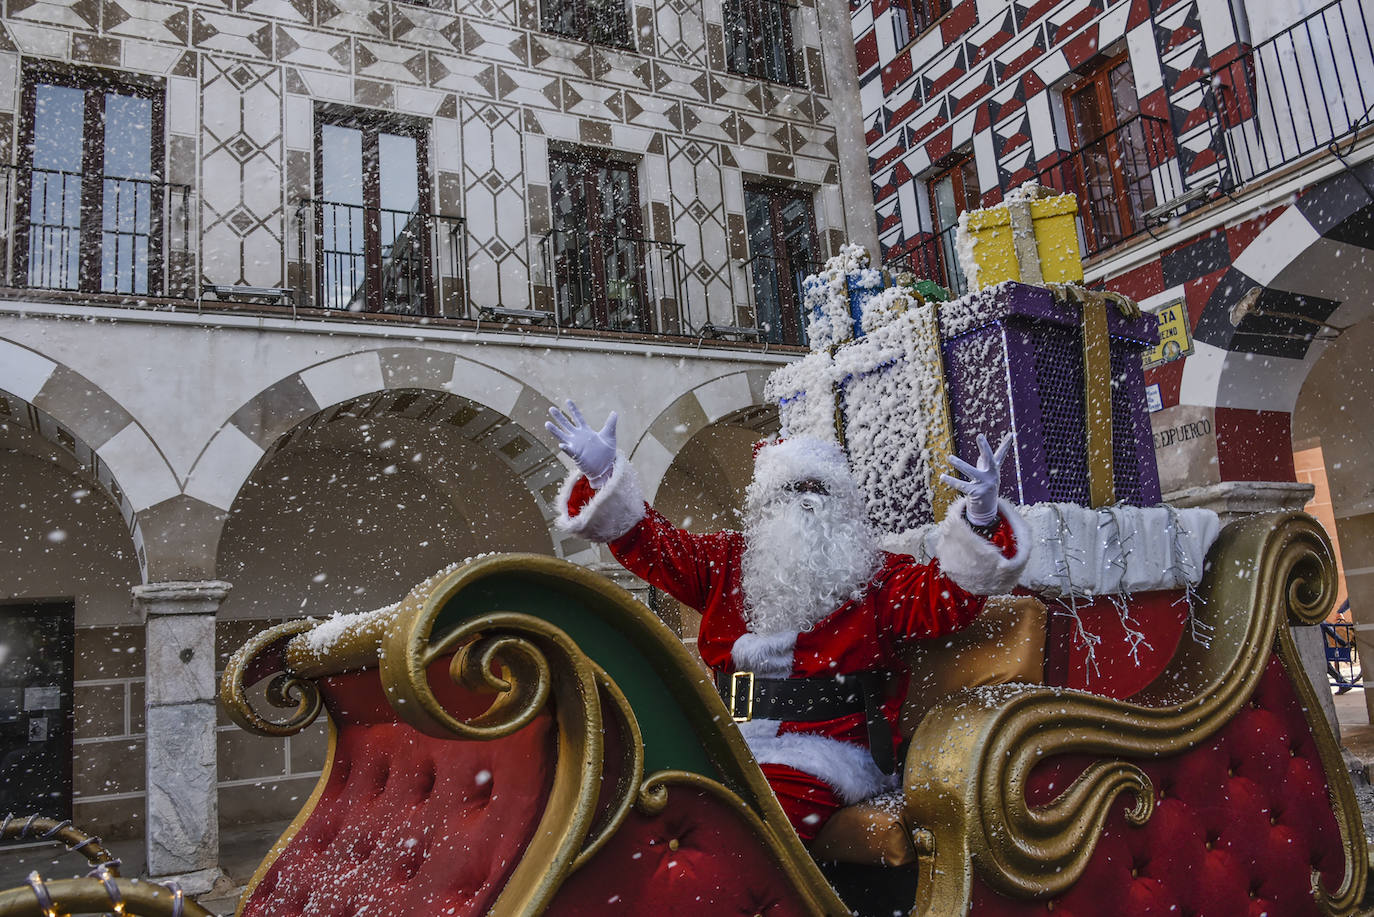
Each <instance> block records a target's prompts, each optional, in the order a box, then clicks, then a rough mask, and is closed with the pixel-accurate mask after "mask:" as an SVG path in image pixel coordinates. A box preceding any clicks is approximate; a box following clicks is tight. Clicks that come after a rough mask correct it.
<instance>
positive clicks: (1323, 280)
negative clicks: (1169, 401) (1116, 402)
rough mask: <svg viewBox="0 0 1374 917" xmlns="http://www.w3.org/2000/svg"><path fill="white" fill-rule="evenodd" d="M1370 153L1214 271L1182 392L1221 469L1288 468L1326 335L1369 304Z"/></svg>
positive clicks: (1278, 214)
mask: <svg viewBox="0 0 1374 917" xmlns="http://www.w3.org/2000/svg"><path fill="white" fill-rule="evenodd" d="M1371 188H1374V164H1365V165H1362V166H1360V167H1358V168H1357V169H1356V170H1355V171H1354V172H1345V173H1342V174H1340V175H1338V176H1336V177H1334V178H1331V179H1329V180H1327V181H1325V182H1322V183H1320V184H1318V185H1315V186H1313V187H1312V188H1310V189H1308V190H1307V191H1306V192H1304V193H1303V194H1302V195H1301V196H1300V197H1299V198H1298V199H1297V200H1296V201H1294V202H1293V203H1292V204H1289V205H1287V206H1286V207H1284V208H1281V209H1280V210H1278V211H1275V212H1273V213H1272V214H1269V215H1266V216H1265V217H1264V218H1263V226H1262V228H1259V229H1258V231H1256V232H1254V234H1253V235H1252V236H1251V237H1250V238H1249V240H1248V241H1247V242H1246V243H1245V244H1243V245H1238V244H1236V238H1235V237H1234V236H1233V237H1232V238H1231V239H1230V241H1231V248H1232V250H1233V253H1234V254H1233V258H1232V260H1231V264H1230V266H1229V267H1228V268H1227V269H1226V270H1225V272H1224V273H1223V274H1222V275H1221V276H1220V278H1219V279H1218V280H1217V281H1216V283H1215V286H1214V288H1213V289H1212V292H1211V294H1210V296H1209V297H1208V299H1207V301H1206V304H1205V306H1204V307H1203V309H1202V311H1201V314H1200V315H1199V316H1198V319H1197V322H1196V325H1195V328H1194V331H1193V336H1194V346H1195V349H1196V352H1195V353H1194V354H1193V355H1192V356H1190V357H1188V359H1187V360H1186V361H1185V363H1184V366H1183V373H1182V379H1181V383H1180V390H1179V396H1180V398H1179V400H1180V403H1181V404H1183V405H1192V406H1195V408H1197V409H1199V416H1200V417H1203V418H1204V419H1205V420H1206V421H1207V422H1209V423H1210V424H1211V425H1212V426H1213V430H1214V433H1215V455H1214V456H1213V457H1211V458H1212V460H1214V461H1215V462H1216V465H1217V467H1216V470H1215V471H1216V477H1217V479H1219V480H1220V481H1222V482H1227V481H1291V480H1293V463H1292V450H1291V448H1290V436H1291V427H1292V412H1293V410H1294V407H1295V405H1296V404H1297V401H1298V397H1299V393H1300V392H1301V391H1302V388H1303V384H1304V382H1305V380H1306V379H1307V377H1308V375H1309V374H1310V373H1311V371H1312V368H1313V366H1314V365H1315V364H1316V362H1317V360H1318V359H1320V358H1321V356H1322V354H1323V352H1324V351H1325V350H1326V347H1327V346H1328V343H1329V340H1328V339H1332V338H1333V337H1334V336H1335V335H1338V334H1339V331H1333V330H1331V329H1342V328H1348V327H1351V326H1354V325H1356V324H1358V323H1359V322H1361V321H1363V320H1364V319H1366V318H1368V317H1370V316H1374V297H1371V296H1370V295H1369V291H1370V290H1374V194H1371V191H1370V189H1371Z"/></svg>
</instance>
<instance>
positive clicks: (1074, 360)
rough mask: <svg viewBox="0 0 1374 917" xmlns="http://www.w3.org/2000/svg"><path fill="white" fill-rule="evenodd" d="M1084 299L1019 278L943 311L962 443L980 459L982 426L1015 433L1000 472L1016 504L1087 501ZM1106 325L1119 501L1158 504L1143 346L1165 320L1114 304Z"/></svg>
mask: <svg viewBox="0 0 1374 917" xmlns="http://www.w3.org/2000/svg"><path fill="white" fill-rule="evenodd" d="M1083 308H1084V306H1082V305H1080V304H1079V303H1076V302H1063V301H1060V300H1058V299H1056V297H1055V295H1054V294H1053V293H1052V292H1051V290H1049V289H1046V288H1044V287H1036V286H1028V285H1026V284H1021V283H1014V282H1013V283H1004V284H1000V285H998V286H996V287H994V288H992V289H989V290H987V291H984V292H983V293H980V294H974V295H972V296H969V297H966V298H965V299H963V300H959V301H957V302H954V303H950V304H948V305H947V306H945V307H943V308H942V309H941V311H940V324H941V340H942V342H943V351H944V354H943V355H944V367H945V386H946V391H947V393H948V397H949V406H950V414H951V418H952V421H953V425H954V450H955V452H956V454H958V455H960V456H964V457H966V458H970V459H972V458H973V457H975V456H977V454H978V446H977V437H978V434H980V433H982V434H984V435H986V436H987V438H988V440H989V441H990V442H991V443H992V444H993V445H994V446H995V445H996V444H997V443H998V442H999V441H1000V440H1001V437H1002V435H1003V434H1005V433H1008V432H1012V433H1014V434H1015V445H1014V447H1013V456H1014V459H1013V460H1011V461H1009V462H1008V464H1007V466H1006V467H1004V468H1003V472H1002V496H1003V497H1005V498H1006V499H1008V500H1011V501H1012V502H1014V503H1021V504H1028V503H1042V502H1056V503H1077V504H1079V505H1083V506H1087V505H1089V494H1088V449H1087V423H1086V416H1087V408H1086V406H1085V398H1084V388H1085V386H1084V380H1083ZM1107 331H1108V335H1109V337H1110V352H1111V374H1112V379H1111V399H1112V404H1111V413H1112V481H1113V484H1114V486H1115V493H1116V500H1117V501H1118V502H1120V503H1126V504H1131V505H1134V506H1152V505H1154V504H1156V503H1159V502H1160V490H1159V470H1158V468H1157V466H1156V464H1155V452H1154V441H1153V437H1152V435H1151V429H1150V415H1149V411H1148V409H1147V407H1146V402H1145V372H1144V367H1143V359H1142V354H1143V352H1144V351H1145V350H1147V349H1148V348H1150V347H1153V346H1154V345H1155V343H1156V342H1157V341H1158V339H1159V331H1158V322H1157V320H1156V318H1155V317H1154V316H1153V315H1148V314H1147V315H1141V316H1138V317H1136V318H1127V317H1126V316H1124V315H1122V314H1121V312H1120V310H1118V309H1117V308H1116V306H1115V305H1112V304H1109V305H1108V306H1107ZM1013 464H1014V470H1013V468H1012V466H1013ZM922 521H928V520H922Z"/></svg>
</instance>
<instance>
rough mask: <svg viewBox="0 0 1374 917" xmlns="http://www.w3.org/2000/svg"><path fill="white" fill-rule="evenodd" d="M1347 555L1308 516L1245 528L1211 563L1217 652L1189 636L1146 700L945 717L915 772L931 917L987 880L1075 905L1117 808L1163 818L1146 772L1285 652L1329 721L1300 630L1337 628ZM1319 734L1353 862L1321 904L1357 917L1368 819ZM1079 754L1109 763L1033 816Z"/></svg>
mask: <svg viewBox="0 0 1374 917" xmlns="http://www.w3.org/2000/svg"><path fill="white" fill-rule="evenodd" d="M1331 556H1332V554H1331V550H1330V543H1329V541H1328V540H1327V539H1326V536H1325V533H1324V532H1322V530H1321V528H1320V526H1319V525H1317V524H1316V522H1315V521H1314V520H1312V519H1311V517H1309V516H1307V515H1305V514H1302V513H1285V514H1273V515H1267V516H1261V517H1252V518H1251V519H1247V520H1243V521H1241V522H1238V523H1234V524H1232V525H1230V526H1228V527H1227V528H1226V529H1224V530H1223V532H1222V534H1221V537H1220V538H1219V540H1218V542H1217V544H1216V545H1215V546H1214V547H1213V550H1212V552H1211V554H1210V555H1209V564H1210V567H1209V571H1208V573H1207V575H1206V576H1205V577H1204V580H1203V582H1202V584H1201V586H1200V587H1199V595H1198V602H1197V604H1196V606H1195V608H1194V615H1195V618H1196V619H1197V620H1196V624H1197V626H1199V627H1200V628H1203V629H1205V630H1207V631H1208V632H1210V633H1211V634H1212V639H1211V642H1210V645H1209V646H1203V645H1201V644H1199V643H1197V642H1195V641H1193V640H1190V639H1188V638H1187V637H1185V638H1184V640H1183V641H1182V643H1181V644H1180V647H1179V649H1178V651H1177V652H1176V653H1175V655H1174V658H1173V659H1172V660H1171V662H1170V664H1169V666H1168V667H1167V668H1166V669H1165V671H1164V672H1163V673H1162V674H1161V675H1160V677H1159V678H1157V679H1156V680H1155V682H1154V684H1153V685H1152V686H1151V687H1150V688H1147V689H1146V690H1145V691H1143V692H1141V694H1139V695H1137V696H1136V697H1135V698H1133V699H1132V700H1131V701H1117V700H1113V699H1111V698H1107V697H1101V696H1098V695H1092V694H1087V693H1084V692H1078V691H1068V690H1062V689H1054V688H1044V687H1031V686H1015V685H1008V686H1002V687H999V688H980V689H969V690H965V691H962V692H959V693H958V694H956V695H954V696H953V697H952V698H951V699H950V700H948V701H946V702H945V703H943V704H941V705H939V706H937V707H936V708H935V709H934V710H933V711H932V712H931V714H930V715H928V716H927V717H926V719H925V720H924V721H923V722H922V723H921V725H920V727H919V728H918V730H917V732H916V735H915V737H914V739H913V742H912V748H913V753H912V754H911V755H909V756H908V759H907V769H906V788H907V789H906V795H907V805H908V808H909V810H910V812H911V816H912V821H913V823H914V824H916V825H919V826H921V827H922V828H924V829H928V830H929V832H930V835H931V838H930V840H929V843H928V844H927V846H928V847H930V848H933V852H930V853H926V854H924V855H923V856H922V857H921V866H920V869H921V883H920V884H919V885H918V899H919V900H918V907H917V913H921V914H932V915H933V914H947V913H963V912H964V910H966V908H967V906H968V902H969V900H970V895H971V889H972V881H973V878H974V877H975V875H976V876H977V878H979V879H981V880H982V881H983V882H985V883H986V884H987V885H988V886H989V887H991V888H992V889H994V890H995V891H997V892H1000V893H1002V894H1005V895H1010V896H1014V897H1020V898H1035V899H1041V898H1050V897H1054V896H1057V895H1060V894H1063V893H1064V892H1066V891H1068V889H1069V888H1071V887H1072V886H1073V885H1074V883H1076V882H1077V881H1078V880H1079V878H1081V876H1082V874H1083V871H1084V870H1085V869H1086V868H1087V865H1088V862H1089V861H1090V859H1091V857H1092V855H1093V852H1094V851H1095V849H1096V846H1097V842H1098V840H1099V838H1100V837H1101V834H1102V831H1103V828H1104V826H1105V823H1106V820H1107V817H1108V815H1109V812H1110V810H1111V805H1112V803H1113V802H1114V801H1115V800H1116V799H1118V798H1119V797H1122V796H1123V795H1126V796H1129V797H1131V798H1132V799H1133V804H1132V806H1131V808H1130V809H1129V810H1128V812H1127V820H1128V821H1129V822H1130V823H1131V824H1136V825H1139V824H1143V823H1144V822H1145V821H1147V820H1148V819H1149V817H1150V815H1151V814H1152V812H1153V807H1154V791H1153V788H1152V786H1151V785H1150V781H1149V779H1148V778H1147V777H1146V775H1145V774H1144V772H1143V771H1142V770H1141V769H1140V768H1139V767H1138V766H1137V765H1135V764H1133V763H1131V760H1130V759H1134V760H1151V759H1157V758H1162V757H1167V756H1171V755H1176V754H1180V753H1182V752H1184V751H1187V750H1188V749H1190V748H1193V747H1195V746H1197V745H1198V744H1200V743H1202V742H1204V741H1206V740H1207V739H1208V738H1209V737H1211V736H1212V735H1213V734H1215V733H1216V732H1217V730H1219V729H1220V728H1221V727H1222V726H1224V725H1225V724H1226V723H1228V722H1230V721H1231V720H1232V719H1233V718H1234V717H1235V716H1236V714H1237V713H1238V712H1239V711H1240V709H1241V707H1242V706H1243V705H1244V704H1245V703H1247V702H1248V701H1249V700H1250V698H1251V696H1252V695H1253V694H1254V691H1255V689H1256V687H1257V686H1258V684H1259V681H1260V679H1261V678H1262V676H1263V674H1264V671H1265V669H1266V667H1267V663H1268V660H1269V658H1270V655H1271V653H1273V652H1275V651H1277V652H1278V653H1279V656H1280V658H1281V659H1282V661H1283V663H1284V665H1285V667H1286V668H1287V669H1288V672H1289V677H1290V681H1292V683H1293V684H1294V686H1295V688H1296V689H1297V690H1298V692H1299V694H1300V696H1303V700H1304V704H1305V705H1306V708H1307V709H1308V710H1318V711H1319V710H1320V708H1319V707H1318V705H1317V703H1316V697H1315V694H1314V693H1313V692H1312V688H1311V685H1310V683H1309V682H1308V679H1307V677H1306V675H1305V674H1304V673H1303V670H1302V667H1301V665H1300V663H1299V662H1298V657H1297V652H1296V648H1295V646H1294V644H1293V641H1292V637H1291V635H1290V634H1289V631H1288V627H1287V626H1286V625H1287V623H1288V621H1289V619H1290V618H1292V619H1293V620H1294V621H1295V622H1299V621H1300V622H1304V623H1311V622H1315V621H1318V620H1321V619H1322V618H1323V617H1324V616H1325V614H1326V612H1327V610H1329V608H1330V605H1331V599H1332V596H1333V595H1334V589H1333V585H1334V578H1333V572H1332V565H1331ZM1309 722H1310V724H1311V726H1312V728H1313V732H1314V734H1315V735H1316V736H1317V739H1318V746H1319V748H1320V749H1321V755H1322V763H1323V766H1324V769H1325V771H1326V776H1327V781H1328V784H1329V785H1330V786H1331V787H1332V788H1333V800H1332V802H1333V806H1334V808H1335V810H1336V812H1337V815H1338V822H1340V824H1341V831H1342V835H1343V840H1344V841H1345V842H1346V843H1345V846H1346V851H1347V862H1346V872H1345V879H1344V881H1343V882H1342V885H1341V887H1340V888H1339V889H1336V890H1334V891H1328V890H1325V889H1320V888H1318V890H1317V892H1316V895H1317V901H1318V904H1319V905H1320V906H1321V907H1322V909H1323V911H1324V912H1326V913H1330V914H1349V913H1352V912H1353V908H1354V907H1355V905H1356V904H1357V903H1358V901H1359V898H1360V896H1361V895H1362V894H1363V889H1364V884H1365V877H1366V875H1367V871H1368V862H1367V855H1366V854H1365V853H1364V844H1363V841H1362V829H1361V828H1360V827H1359V825H1360V822H1359V815H1358V809H1356V808H1355V806H1354V796H1353V790H1352V789H1351V787H1350V782H1349V778H1348V776H1347V775H1345V773H1344V768H1343V766H1342V765H1341V759H1340V753H1339V749H1338V748H1336V745H1335V739H1334V737H1333V736H1332V734H1331V732H1330V728H1329V726H1328V725H1327V724H1326V722H1325V719H1324V718H1323V717H1321V714H1320V713H1317V714H1316V719H1313V720H1309ZM1074 754H1083V755H1089V756H1096V757H1099V758H1103V759H1105V760H1100V761H1097V762H1095V763H1094V764H1092V765H1091V766H1089V767H1088V768H1087V769H1085V770H1084V771H1083V772H1082V773H1080V774H1079V775H1078V776H1077V777H1076V778H1075V779H1074V780H1072V781H1071V782H1070V783H1069V785H1068V786H1066V787H1063V788H1062V789H1060V788H1056V789H1058V795H1057V796H1056V797H1055V798H1054V799H1053V800H1052V801H1050V802H1049V803H1047V804H1045V805H1041V806H1032V805H1031V804H1030V803H1029V802H1028V801H1027V799H1026V788H1027V782H1028V780H1029V777H1030V775H1031V772H1032V771H1033V770H1034V768H1035V767H1036V766H1037V765H1038V764H1040V763H1041V762H1043V761H1045V760H1047V759H1049V758H1053V757H1057V756H1063V755H1074ZM1123 759H1125V760H1123ZM1354 850H1358V851H1359V855H1358V856H1353V855H1351V851H1354Z"/></svg>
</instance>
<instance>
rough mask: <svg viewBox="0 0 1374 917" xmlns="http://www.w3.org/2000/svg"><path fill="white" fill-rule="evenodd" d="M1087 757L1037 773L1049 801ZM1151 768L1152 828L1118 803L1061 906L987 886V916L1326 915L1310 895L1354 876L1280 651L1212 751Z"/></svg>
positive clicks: (1036, 786)
mask: <svg viewBox="0 0 1374 917" xmlns="http://www.w3.org/2000/svg"><path fill="white" fill-rule="evenodd" d="M1086 763H1087V762H1086V759H1071V758H1067V757H1065V758H1058V759H1055V760H1054V761H1050V762H1047V763H1046V764H1045V765H1042V766H1041V767H1039V768H1037V770H1036V772H1035V773H1034V774H1033V775H1032V778H1031V784H1032V786H1031V790H1030V792H1029V793H1028V796H1029V797H1030V800H1031V801H1032V802H1033V803H1038V804H1043V803H1044V802H1047V801H1048V800H1049V799H1050V798H1052V797H1053V796H1054V795H1055V792H1056V791H1055V790H1054V789H1052V788H1054V787H1057V788H1058V789H1059V790H1062V789H1063V788H1064V787H1065V786H1067V785H1068V782H1069V780H1071V779H1072V777H1073V775H1074V774H1076V773H1078V772H1079V771H1081V770H1082V768H1083V766H1084V764H1086ZM1144 770H1145V772H1146V773H1147V774H1149V775H1150V779H1151V780H1153V781H1154V785H1155V788H1156V791H1157V796H1158V804H1157V806H1156V809H1155V813H1154V815H1153V817H1152V818H1151V819H1150V820H1149V822H1147V823H1146V824H1145V825H1144V826H1143V827H1140V828H1133V827H1130V826H1128V825H1127V824H1126V821H1125V818H1124V816H1123V812H1124V810H1125V808H1126V805H1125V802H1124V801H1123V802H1121V803H1119V804H1118V805H1117V807H1116V809H1115V811H1114V812H1113V814H1112V816H1111V818H1110V820H1109V821H1108V823H1107V829H1106V833H1105V834H1104V836H1103V838H1102V841H1101V842H1100V843H1099V845H1098V848H1097V851H1096V852H1095V854H1094V855H1093V859H1092V862H1091V863H1090V864H1089V866H1088V871H1087V872H1086V873H1085V874H1084V876H1083V878H1082V879H1081V880H1080V881H1079V882H1078V883H1077V884H1076V885H1075V886H1074V887H1073V888H1072V889H1071V890H1070V891H1069V892H1068V893H1066V894H1065V895H1063V896H1062V897H1061V898H1059V899H1057V900H1055V901H1053V902H1050V903H1046V902H1040V903H1032V902H1021V901H1012V900H1010V899H1008V898H1004V897H1002V896H1000V895H997V894H995V893H993V892H991V891H989V890H988V889H986V888H985V887H982V886H979V887H978V888H977V889H976V891H975V894H974V908H973V913H975V914H977V915H978V917H1011V915H1018V917H1021V915H1029V914H1045V913H1048V912H1050V910H1051V908H1052V910H1053V913H1054V914H1055V915H1056V917H1147V915H1148V917H1154V915H1168V917H1259V915H1262V914H1266V915H1268V917H1317V914H1318V910H1317V907H1316V904H1315V902H1314V900H1313V898H1312V896H1311V894H1310V892H1309V890H1308V882H1309V878H1308V877H1309V875H1310V872H1311V870H1312V869H1313V868H1316V869H1319V870H1320V871H1321V873H1322V879H1323V882H1324V884H1325V885H1326V887H1327V888H1334V887H1336V886H1337V885H1339V883H1340V881H1341V880H1342V878H1343V869H1344V865H1343V864H1344V853H1343V850H1342V847H1341V837H1340V831H1339V829H1338V828H1337V825H1336V820H1335V816H1334V815H1333V814H1332V812H1331V807H1330V804H1329V802H1328V800H1327V784H1326V777H1325V774H1324V773H1323V771H1322V766H1321V760H1320V758H1319V757H1318V754H1317V746H1316V742H1315V741H1314V740H1313V738H1312V733H1311V731H1310V729H1309V727H1308V724H1307V721H1306V720H1305V719H1304V718H1303V715H1302V710H1301V708H1300V706H1299V703H1298V698H1297V696H1296V694H1295V692H1294V691H1293V688H1292V685H1291V684H1289V682H1288V681H1287V680H1286V678H1285V676H1284V673H1283V667H1282V664H1281V663H1280V662H1279V660H1278V658H1277V657H1276V656H1275V657H1272V658H1271V659H1270V662H1269V665H1268V667H1267V669H1266V670H1265V673H1264V676H1263V679H1262V681H1261V682H1260V685H1259V687H1258V689H1257V690H1256V692H1255V695H1254V697H1253V698H1252V699H1251V701H1250V704H1249V705H1248V706H1247V707H1245V708H1243V709H1242V710H1241V712H1240V713H1239V714H1238V715H1237V716H1236V717H1235V719H1233V720H1232V721H1231V722H1230V723H1228V724H1227V725H1226V726H1225V727H1223V728H1222V729H1221V730H1220V731H1219V732H1218V733H1217V734H1216V735H1215V736H1214V737H1213V738H1212V740H1211V741H1210V742H1208V743H1207V744H1206V745H1205V746H1202V747H1200V748H1196V749H1194V750H1192V751H1189V752H1187V753H1185V754H1182V755H1178V756H1176V757H1173V758H1167V759H1164V760H1162V761H1158V762H1153V763H1147V764H1145V765H1144Z"/></svg>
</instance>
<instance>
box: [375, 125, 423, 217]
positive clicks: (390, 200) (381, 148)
mask: <svg viewBox="0 0 1374 917" xmlns="http://www.w3.org/2000/svg"><path fill="white" fill-rule="evenodd" d="M377 158H378V159H379V160H380V161H379V163H378V172H379V173H380V174H379V182H380V184H381V202H382V209H383V210H399V211H401V212H402V213H413V212H414V211H415V210H417V209H419V206H420V156H419V145H418V144H417V143H416V142H415V138H414V137H405V136H401V135H399V134H379V135H378V137H377Z"/></svg>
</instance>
